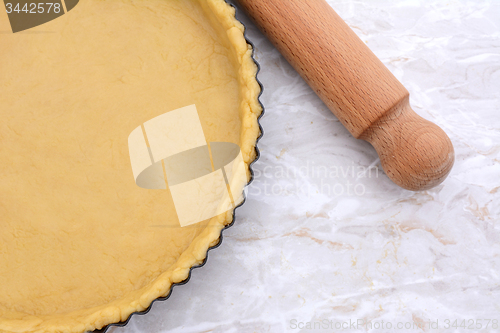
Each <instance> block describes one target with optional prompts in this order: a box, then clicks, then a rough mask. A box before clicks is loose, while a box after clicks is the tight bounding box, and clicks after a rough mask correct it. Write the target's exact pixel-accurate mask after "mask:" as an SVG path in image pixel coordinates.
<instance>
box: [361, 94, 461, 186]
mask: <svg viewBox="0 0 500 333" xmlns="http://www.w3.org/2000/svg"><path fill="white" fill-rule="evenodd" d="M360 139H363V140H366V141H368V142H370V143H371V144H372V146H373V147H374V148H375V150H376V151H377V153H378V155H379V157H380V162H381V164H382V167H383V169H384V171H385V173H386V174H387V176H388V177H389V178H390V179H391V180H392V181H393V182H394V183H396V184H397V185H399V186H401V187H402V188H405V189H407V190H412V191H417V190H427V189H430V188H432V187H435V186H436V185H439V184H440V183H441V182H442V181H443V180H444V179H445V178H446V177H447V176H448V174H449V173H450V171H451V169H452V167H453V164H454V160H455V159H454V155H455V154H454V149H453V145H452V143H451V141H450V139H449V137H448V136H447V135H446V133H445V132H444V131H443V130H442V129H441V128H440V127H439V126H437V125H436V124H434V123H432V122H430V121H428V120H426V119H424V118H422V117H420V116H419V115H418V114H417V113H415V112H414V111H413V110H412V109H411V107H410V104H409V100H408V98H405V99H403V100H402V101H401V103H399V104H397V105H396V106H394V108H392V109H391V110H389V111H388V112H387V113H385V114H384V116H383V117H381V118H380V119H379V120H377V121H376V122H375V123H373V124H372V125H371V126H370V127H369V128H368V129H367V130H366V131H365V132H364V133H363V134H361V136H360Z"/></svg>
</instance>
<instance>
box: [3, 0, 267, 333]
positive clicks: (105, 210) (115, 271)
mask: <svg viewBox="0 0 500 333" xmlns="http://www.w3.org/2000/svg"><path fill="white" fill-rule="evenodd" d="M7 30H9V25H8V18H7V15H6V14H5V11H0V31H7ZM0 45H1V47H0V73H1V74H0V89H1V94H0V106H1V107H0V117H1V119H2V120H1V122H0V161H1V162H0V163H1V164H0V179H1V181H0V267H1V269H0V332H2V333H4V332H9V333H11V332H44V333H45V332H62V331H64V332H84V331H92V330H94V329H99V328H102V327H103V326H105V325H107V324H110V323H116V322H120V321H123V320H126V319H127V318H128V316H129V315H130V314H131V313H133V312H135V311H142V310H144V309H146V308H147V307H148V306H149V305H150V303H151V302H152V301H153V300H154V299H156V298H158V297H160V296H165V295H166V294H168V292H169V290H170V287H171V285H172V283H176V282H181V281H183V280H184V279H186V278H187V276H188V272H189V269H190V267H192V266H193V265H197V264H199V263H201V262H202V261H203V259H204V258H205V256H206V252H207V249H208V248H209V247H210V246H211V245H214V244H216V243H217V241H218V238H219V235H220V231H221V229H222V228H223V227H224V225H226V224H228V223H229V222H231V220H232V211H229V212H227V213H225V214H223V215H219V216H217V217H215V218H212V219H210V220H208V221H204V222H201V223H198V224H195V225H192V226H187V227H184V228H181V227H180V225H179V221H178V219H177V216H176V213H175V210H174V208H173V204H172V198H171V196H170V192H169V191H168V190H148V189H144V188H141V187H139V186H137V185H136V184H135V181H134V177H133V175H132V170H131V165H130V157H129V151H128V146H127V138H128V136H129V134H130V133H131V132H132V130H134V129H135V128H136V127H137V126H140V124H143V123H144V122H145V121H147V120H149V119H152V118H154V117H156V116H158V115H161V114H163V113H165V112H168V111H170V110H174V109H178V108H181V107H184V106H187V105H192V104H195V105H196V107H197V109H198V112H199V115H200V119H201V123H202V127H203V131H204V133H205V136H206V139H207V141H208V142H211V141H224V142H232V143H235V144H238V145H239V146H240V148H241V152H242V156H243V160H244V161H245V165H246V168H247V174H248V175H249V173H248V165H249V163H251V162H252V161H253V160H254V159H255V149H254V146H255V143H256V140H257V137H258V135H259V126H258V122H257V117H258V116H259V114H260V112H261V107H260V104H259V102H258V94H259V92H260V88H259V85H258V83H257V81H256V78H255V76H256V71H257V67H256V65H255V63H254V62H253V60H252V59H251V48H250V46H249V45H248V44H247V43H246V41H245V39H244V37H243V26H242V25H241V24H240V23H239V22H238V21H237V20H236V19H235V17H234V9H233V8H232V7H230V6H229V5H228V4H226V3H225V2H224V1H223V0H148V1H132V0H106V1H103V0H85V1H80V3H79V4H78V5H77V6H76V7H75V8H74V9H73V10H71V11H70V12H68V13H67V14H66V15H63V16H61V17H59V18H57V19H55V20H53V21H51V22H48V23H46V24H44V25H41V26H39V27H36V28H33V29H30V30H27V31H26V32H20V33H16V34H10V33H0ZM239 187H240V188H239V189H240V191H242V190H243V188H242V185H241V186H239Z"/></svg>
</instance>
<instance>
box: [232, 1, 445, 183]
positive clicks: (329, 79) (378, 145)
mask: <svg viewBox="0 0 500 333" xmlns="http://www.w3.org/2000/svg"><path fill="white" fill-rule="evenodd" d="M238 3H239V6H240V7H241V8H242V9H243V10H244V11H245V12H246V13H247V14H248V15H249V17H250V18H251V19H252V20H253V21H254V22H255V23H256V25H257V26H258V27H259V29H260V30H261V31H262V32H263V33H264V34H265V35H266V36H267V37H268V38H269V40H270V41H271V42H272V43H273V44H274V45H275V46H276V48H277V49H278V50H279V51H280V52H281V53H282V54H283V56H284V57H285V58H286V59H287V60H288V62H289V63H290V64H291V65H292V66H293V67H294V68H295V69H296V70H297V72H299V74H300V75H301V76H302V77H303V78H304V79H305V81H306V82H307V83H308V84H309V86H310V87H311V88H312V89H313V90H314V91H315V92H316V94H318V96H319V97H320V98H321V99H322V100H323V102H324V103H325V104H326V105H327V106H328V108H329V109H330V110H331V111H332V112H333V113H334V114H335V116H337V117H338V118H339V120H340V121H341V122H342V124H343V125H344V126H345V127H346V128H347V129H348V130H349V132H350V133H351V134H352V135H353V136H354V137H355V138H359V139H363V140H366V141H368V142H370V143H371V144H372V145H373V146H374V147H375V149H376V150H377V153H378V154H379V156H380V160H381V163H382V167H383V168H384V171H385V172H386V174H387V175H388V176H389V177H390V178H391V179H392V180H393V181H394V182H395V183H396V184H398V185H399V186H401V187H403V188H406V189H409V190H414V191H416V190H425V189H429V188H432V187H434V186H436V185H438V184H440V183H441V182H442V181H443V180H444V179H445V178H446V176H447V175H448V174H449V172H450V171H451V168H452V166H453V162H454V151H453V145H452V143H451V141H450V139H449V138H448V136H447V135H446V133H445V132H444V131H443V130H442V129H441V128H439V127H438V126H437V125H435V124H433V123H431V122H429V121H427V120H425V119H423V118H422V117H420V116H418V115H417V114H416V113H415V112H414V111H413V110H412V109H411V107H410V105H409V92H408V90H406V88H405V87H404V86H403V85H402V84H401V83H400V82H399V81H398V80H397V79H396V78H395V77H394V75H392V73H391V72H390V71H389V70H388V69H387V67H385V66H384V64H383V63H382V62H381V61H380V60H379V59H378V58H377V57H376V56H375V55H374V54H373V52H372V51H371V50H370V49H369V48H368V47H367V46H366V45H365V43H363V41H361V40H360V39H359V37H358V36H357V35H356V34H355V33H354V31H352V30H351V28H349V26H348V25H347V24H346V23H345V22H344V21H343V20H342V18H340V16H339V15H338V14H337V13H336V12H335V11H334V10H333V8H332V7H331V6H330V5H329V4H328V3H326V1H324V0H238Z"/></svg>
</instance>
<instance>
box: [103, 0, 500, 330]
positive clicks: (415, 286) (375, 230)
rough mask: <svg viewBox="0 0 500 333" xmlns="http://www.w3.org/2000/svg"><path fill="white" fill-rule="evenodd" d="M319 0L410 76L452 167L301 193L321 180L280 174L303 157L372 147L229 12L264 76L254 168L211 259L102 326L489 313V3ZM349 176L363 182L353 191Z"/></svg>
mask: <svg viewBox="0 0 500 333" xmlns="http://www.w3.org/2000/svg"><path fill="white" fill-rule="evenodd" d="M329 3H330V4H331V5H332V6H333V7H334V8H335V9H336V10H337V12H338V13H339V14H340V16H341V17H343V18H344V19H345V20H346V21H347V23H348V24H349V25H350V26H351V27H352V28H353V29H354V31H355V32H356V33H357V34H358V35H359V36H360V37H361V38H362V40H364V41H365V42H366V43H367V45H368V46H369V47H370V48H371V49H372V50H373V51H374V52H375V54H376V55H377V56H379V57H380V58H381V60H382V61H383V62H384V63H385V64H386V65H387V66H388V67H389V69H390V70H391V71H392V72H393V73H394V74H395V75H396V77H397V78H398V79H399V80H400V81H401V82H402V83H403V84H404V85H405V86H406V87H407V88H408V90H409V91H410V93H411V103H412V106H413V108H414V109H415V111H417V112H418V113H419V114H420V115H422V116H423V117H425V118H427V119H429V120H432V121H434V122H436V123H437V124H438V125H440V126H441V127H442V128H443V129H444V130H445V131H446V132H447V133H448V134H449V136H450V137H451V140H452V141H453V144H454V146H455V150H456V162H455V167H454V169H453V171H452V173H451V175H450V176H449V178H448V179H447V180H446V181H445V183H444V184H443V185H441V186H439V187H437V188H435V189H433V190H430V191H426V192H421V193H413V192H409V191H405V190H402V189H400V188H398V187H396V186H395V185H393V184H392V183H391V181H390V180H389V179H388V178H387V177H386V176H385V175H384V174H383V173H381V174H379V176H378V177H374V176H372V178H363V179H356V177H354V178H353V177H351V176H346V177H328V178H327V179H326V180H327V181H328V182H329V183H330V184H333V185H335V184H341V185H337V193H338V192H340V187H339V186H344V189H345V193H344V194H341V195H327V194H326V193H322V191H319V193H316V192H315V191H312V192H310V193H308V192H307V190H305V189H307V188H314V184H316V185H318V184H319V185H321V179H320V178H318V177H315V176H314V175H307V174H298V175H297V177H295V178H293V177H286V176H280V175H278V176H276V174H275V173H276V172H278V173H279V172H280V170H287V169H288V170H292V169H293V168H299V167H300V166H303V165H306V166H307V163H308V162H309V163H310V164H309V165H310V166H309V170H314V167H315V166H316V167H319V166H328V167H330V166H336V167H338V168H343V170H344V171H346V170H348V169H347V168H349V167H362V166H369V165H375V166H376V165H379V164H378V163H379V161H378V159H377V155H376V153H375V151H374V150H373V149H372V147H371V146H370V145H369V144H368V143H366V142H363V141H359V140H355V139H354V138H353V137H352V136H351V135H350V134H349V133H348V132H347V130H345V129H344V128H343V127H342V125H341V124H340V123H339V121H338V120H337V119H336V118H335V117H334V116H333V115H332V114H331V113H330V112H329V111H328V110H327V109H326V107H325V106H324V105H323V104H322V103H321V101H320V100H319V99H318V98H317V97H316V96H315V95H314V94H313V93H312V91H311V90H310V89H309V88H308V87H307V85H306V84H305V83H304V82H303V81H302V79H300V77H299V76H298V75H297V74H296V73H295V71H294V70H293V69H292V68H291V67H290V66H289V65H288V64H287V63H286V61H285V60H284V59H283V58H282V57H281V56H280V54H279V53H278V52H277V51H276V50H275V49H274V48H273V46H272V45H271V44H270V43H269V42H268V41H267V40H266V39H264V38H263V36H262V35H261V34H260V33H259V32H258V31H257V30H256V29H255V27H254V26H253V25H252V24H250V23H248V20H247V19H246V18H244V17H243V15H242V14H241V13H240V14H239V17H240V19H242V20H243V21H244V22H245V23H246V24H247V27H248V37H249V38H250V39H251V40H252V41H253V42H254V43H255V46H256V58H257V60H258V61H259V62H260V64H261V66H262V71H261V73H260V75H259V79H260V80H261V81H262V83H263V85H264V87H265V92H264V94H263V96H262V102H263V104H264V106H265V108H266V115H265V117H264V118H263V119H262V121H261V122H262V125H263V127H264V130H265V135H264V138H263V139H262V140H261V141H260V143H259V148H260V150H261V153H262V157H261V159H260V160H259V162H258V163H256V164H255V165H254V169H255V170H257V172H259V171H260V177H258V178H257V179H256V180H255V182H254V183H253V185H252V187H251V188H250V190H249V197H248V199H247V202H246V204H245V205H244V206H243V207H242V208H240V209H238V210H237V220H236V223H235V225H234V226H233V227H232V228H231V229H229V230H227V231H226V232H225V233H224V242H223V244H222V246H221V247H220V248H218V249H216V250H214V251H212V252H210V255H209V260H208V263H207V265H205V266H204V267H203V268H201V269H197V270H194V271H193V274H192V278H191V281H190V282H189V283H188V284H187V285H185V286H180V287H176V288H174V291H173V294H172V296H171V297H170V299H169V300H168V301H167V302H160V303H156V304H155V305H154V307H153V310H152V311H151V312H150V313H149V314H148V315H146V316H134V317H133V319H132V320H131V323H130V324H129V325H128V326H127V327H125V328H113V329H111V330H110V331H111V332H113V333H133V332H134V333H135V332H147V333H153V332H242V333H246V332H248V333H250V332H313V330H299V329H292V328H291V327H292V326H291V324H290V321H291V320H293V319H296V320H297V321H299V322H307V321H311V320H324V319H327V320H334V321H340V322H343V321H347V322H348V321H349V320H354V321H355V320H357V319H362V318H368V319H370V320H373V321H378V322H381V321H382V320H383V321H384V323H387V322H391V323H394V324H396V323H397V322H403V323H406V322H411V321H427V320H429V319H430V320H433V321H436V320H439V323H440V325H441V328H440V329H438V330H429V329H428V328H426V329H427V331H428V332H445V331H446V332H451V331H453V330H445V329H444V325H445V320H446V319H449V320H451V321H452V322H453V321H454V320H455V319H459V320H463V319H467V320H469V319H473V320H475V319H496V320H500V244H499V243H500V219H499V217H500V2H499V1H443V0H426V1H421V0H409V1H388V0H359V1H337V0H330V1H329ZM266 168H267V169H266ZM264 171H266V175H267V176H268V177H266V175H264ZM272 174H273V175H272ZM348 183H352V184H361V185H362V186H363V187H358V193H359V192H360V191H361V190H360V189H361V188H363V189H364V192H363V194H362V195H349V194H348V193H347V190H348V186H349V185H348ZM273 186H274V194H273V191H272V189H273ZM266 189H267V194H265V193H266ZM284 189H286V192H283V193H280V191H281V190H284ZM259 191H260V195H259V194H258V193H259ZM483 323H484V324H485V323H486V322H485V321H483ZM469 324H470V322H467V326H469ZM491 327H492V326H491V323H490V327H489V329H488V330H483V331H484V332H489V331H492V330H491ZM316 331H318V332H333V331H335V332H339V331H341V330H316ZM343 331H349V330H343ZM351 331H352V330H351ZM368 331H373V332H387V331H397V330H394V329H393V330H387V329H385V330H382V329H379V330H376V329H374V330H368ZM399 331H415V332H417V331H422V330H417V329H415V330H399ZM459 331H463V332H471V331H477V330H470V329H463V328H461V329H459Z"/></svg>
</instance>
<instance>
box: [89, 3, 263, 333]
mask: <svg viewBox="0 0 500 333" xmlns="http://www.w3.org/2000/svg"><path fill="white" fill-rule="evenodd" d="M224 1H226V3H228V4H229V5H230V6H231V7H233V8H234V9H235V11H236V12H235V17H236V19H237V20H238V17H237V14H238V9H237V8H236V7H235V6H234V5H233V4H232V3H230V2H228V0H224ZM238 21H239V20H238ZM240 23H241V24H243V26H244V27H245V33H244V36H245V40H246V41H247V44H249V45H251V46H252V60H253V61H254V63H255V65H257V73H256V74H255V79H256V80H257V83H258V84H259V86H260V93H259V96H258V101H259V104H260V106H261V108H262V113H261V114H260V116H259V117H258V118H257V123H258V124H259V129H260V135H259V137H258V138H257V140H256V141H255V153H256V156H255V159H254V160H253V161H252V162H251V163H250V165H249V169H250V175H251V176H250V181H249V182H248V184H247V186H248V185H250V184H251V183H252V181H253V180H254V173H253V169H252V166H253V164H254V163H255V162H257V161H258V160H259V158H260V151H259V148H258V143H259V141H260V139H261V138H262V136H263V135H264V130H263V128H262V125H261V124H260V119H261V118H262V116H263V115H264V112H265V109H264V105H263V104H262V102H261V100H260V97H261V95H262V93H263V92H264V86H263V85H262V83H261V82H260V81H259V78H258V74H259V72H260V64H259V63H258V62H257V60H255V57H254V55H255V46H254V45H253V43H252V42H251V41H250V40H248V38H247V29H246V26H245V24H244V23H243V22H241V21H240ZM245 201H246V196H244V198H243V201H242V202H241V203H240V204H239V205H238V206H237V207H236V208H235V209H234V210H233V220H232V221H231V223H229V224H228V225H226V226H225V227H224V228H223V229H222V230H221V232H220V236H219V241H218V242H217V244H215V245H214V246H212V247H210V248H209V249H208V250H207V255H206V256H205V259H204V260H203V262H202V263H201V264H199V265H197V266H193V267H191V268H190V269H189V274H188V277H187V278H186V279H185V280H184V281H182V282H178V283H174V284H172V286H171V287H170V291H169V293H168V295H167V296H164V297H159V298H157V299H155V300H154V301H153V302H151V304H150V305H149V307H148V308H147V309H146V310H144V311H140V312H134V313H132V314H131V315H130V316H129V317H128V318H127V320H125V321H123V322H119V323H115V324H109V325H107V326H105V327H103V328H102V329H100V330H95V331H93V332H92V333H105V332H107V331H108V330H109V329H110V328H111V327H123V326H126V325H127V324H128V323H129V321H130V319H131V318H132V316H134V315H139V316H143V315H145V314H147V313H148V312H149V311H151V308H152V307H153V304H154V303H156V302H163V301H166V300H167V299H168V298H169V297H170V296H171V295H172V291H173V289H174V287H176V286H182V285H184V284H186V283H188V282H189V279H191V272H192V271H193V269H196V268H200V267H203V266H204V265H205V264H206V263H207V260H208V252H210V250H213V249H215V248H217V247H219V246H220V245H221V244H222V240H223V233H224V230H226V229H228V228H230V227H232V226H233V225H234V222H235V221H236V209H238V208H239V207H241V206H242V205H243V204H244V203H245Z"/></svg>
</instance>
